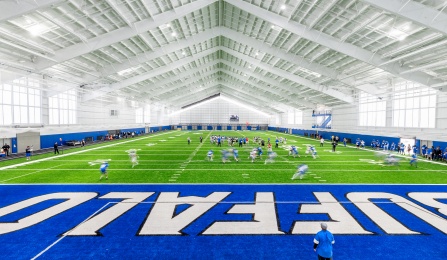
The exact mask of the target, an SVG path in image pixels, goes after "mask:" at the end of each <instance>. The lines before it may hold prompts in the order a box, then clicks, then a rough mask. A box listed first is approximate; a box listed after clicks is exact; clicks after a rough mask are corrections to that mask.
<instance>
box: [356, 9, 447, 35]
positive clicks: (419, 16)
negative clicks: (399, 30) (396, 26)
mask: <svg viewBox="0 0 447 260" xmlns="http://www.w3.org/2000/svg"><path fill="white" fill-rule="evenodd" d="M361 1H363V2H365V3H367V4H369V5H372V6H374V7H377V8H379V9H382V10H385V11H387V12H390V13H393V14H396V15H398V16H401V17H404V18H407V19H409V20H411V21H414V22H416V23H418V24H420V25H422V26H424V27H428V28H431V29H433V30H436V31H438V32H440V33H442V34H444V35H447V14H446V13H444V12H442V11H439V10H436V9H434V8H430V7H428V6H426V5H424V4H421V3H418V2H416V1H405V2H403V1H401V0H361Z"/></svg>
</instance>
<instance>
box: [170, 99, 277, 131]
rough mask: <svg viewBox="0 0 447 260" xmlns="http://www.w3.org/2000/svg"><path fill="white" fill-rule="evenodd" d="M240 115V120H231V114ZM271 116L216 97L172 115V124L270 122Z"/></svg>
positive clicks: (252, 123)
mask: <svg viewBox="0 0 447 260" xmlns="http://www.w3.org/2000/svg"><path fill="white" fill-rule="evenodd" d="M231 115H237V116H239V122H230V116H231ZM269 119H270V117H267V116H265V115H263V114H260V113H257V112H255V111H251V110H249V109H247V108H245V107H242V106H239V105H236V104H233V103H230V102H228V101H225V100H221V99H216V100H212V101H210V102H209V103H204V104H203V105H199V106H198V107H195V108H192V109H190V110H187V111H185V112H182V113H179V114H176V115H173V116H170V119H169V122H170V124H174V125H175V124H195V123H197V124H208V123H211V124H229V123H231V124H246V122H248V123H250V124H251V125H254V124H268V123H269Z"/></svg>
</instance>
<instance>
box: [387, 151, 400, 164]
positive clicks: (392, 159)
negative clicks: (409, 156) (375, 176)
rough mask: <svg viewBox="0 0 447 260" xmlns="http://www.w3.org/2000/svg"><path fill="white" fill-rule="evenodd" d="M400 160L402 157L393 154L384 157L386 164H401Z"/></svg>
mask: <svg viewBox="0 0 447 260" xmlns="http://www.w3.org/2000/svg"><path fill="white" fill-rule="evenodd" d="M399 161H400V159H399V158H396V157H394V155H392V154H388V155H387V157H385V159H384V162H385V164H386V165H389V166H399Z"/></svg>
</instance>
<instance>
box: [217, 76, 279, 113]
mask: <svg viewBox="0 0 447 260" xmlns="http://www.w3.org/2000/svg"><path fill="white" fill-rule="evenodd" d="M227 83H228V84H227ZM220 84H221V85H222V86H225V87H227V88H229V89H231V90H233V91H236V92H237V93H242V94H244V98H247V99H251V97H252V96H253V92H250V91H245V88H241V87H240V85H238V84H237V82H234V81H224V82H220ZM255 98H256V99H258V100H260V101H262V102H264V104H265V105H266V106H268V107H269V108H270V109H272V110H275V111H276V112H285V111H287V109H285V108H284V106H282V105H281V104H280V105H281V107H282V108H283V109H284V110H278V109H276V108H273V107H272V106H270V105H269V104H275V103H274V102H278V101H277V100H272V99H269V98H268V97H263V96H262V95H255ZM275 105H278V104H275Z"/></svg>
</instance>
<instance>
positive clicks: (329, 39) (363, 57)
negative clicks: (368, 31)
mask: <svg viewBox="0 0 447 260" xmlns="http://www.w3.org/2000/svg"><path fill="white" fill-rule="evenodd" d="M226 1H227V2H228V3H230V4H232V5H234V6H236V7H237V8H239V9H241V10H243V11H245V12H249V13H252V14H254V15H256V16H258V17H260V18H261V19H264V20H266V21H268V22H270V23H273V24H276V25H278V26H281V27H283V28H284V29H286V30H289V31H291V32H293V33H295V34H298V35H299V36H301V37H303V38H305V39H308V40H310V41H312V42H315V43H318V44H320V45H323V46H326V47H329V48H331V49H332V50H335V51H337V52H340V53H343V54H346V55H349V56H351V57H353V58H356V59H358V60H360V61H362V62H365V63H368V64H371V65H373V66H375V67H377V68H380V69H383V70H385V71H387V72H389V73H391V74H392V75H394V76H396V77H401V78H404V79H406V80H410V81H414V82H418V83H420V84H422V85H426V86H431V85H435V84H439V83H443V80H440V79H436V78H433V77H432V76H429V75H427V74H426V73H423V72H415V73H411V74H405V75H400V73H401V72H403V71H405V70H407V69H408V68H407V66H405V65H402V66H401V65H400V64H387V65H384V66H380V64H383V63H384V62H386V61H387V59H383V58H381V57H380V56H379V55H376V54H375V53H371V52H370V51H367V50H364V49H362V48H360V47H357V46H355V45H352V44H349V43H346V42H340V40H339V39H337V38H335V37H333V36H330V35H327V34H325V33H322V32H320V31H316V30H313V29H309V28H307V27H306V26H304V25H301V24H299V23H296V22H293V21H290V22H289V21H288V20H287V18H285V17H283V16H280V15H277V14H275V13H273V12H270V11H268V10H265V9H263V8H261V7H257V6H254V5H252V4H249V3H247V2H244V1H238V0H226ZM445 90H446V91H447V88H445Z"/></svg>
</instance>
